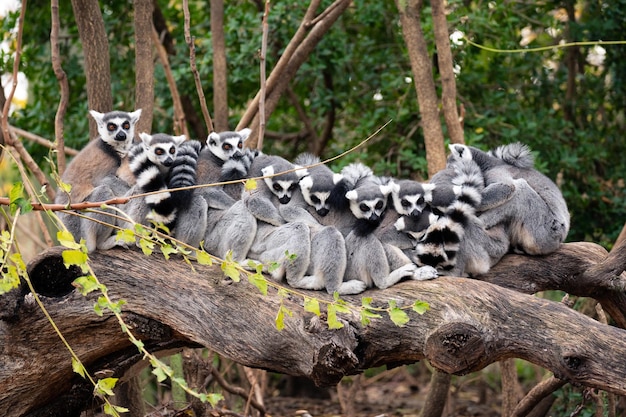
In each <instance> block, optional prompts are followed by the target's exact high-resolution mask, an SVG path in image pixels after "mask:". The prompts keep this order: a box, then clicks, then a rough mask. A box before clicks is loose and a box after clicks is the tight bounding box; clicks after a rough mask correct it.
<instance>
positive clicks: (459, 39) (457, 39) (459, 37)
mask: <svg viewBox="0 0 626 417" xmlns="http://www.w3.org/2000/svg"><path fill="white" fill-rule="evenodd" d="M464 37H465V34H464V33H463V32H461V31H460V30H455V31H454V32H452V34H450V42H452V44H453V45H463V38H464Z"/></svg>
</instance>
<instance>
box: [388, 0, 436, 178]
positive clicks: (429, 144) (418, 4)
mask: <svg viewBox="0 0 626 417" xmlns="http://www.w3.org/2000/svg"><path fill="white" fill-rule="evenodd" d="M396 5H397V7H398V11H399V12H400V24H401V25H402V37H403V38H404V43H405V44H406V46H407V50H408V54H409V61H410V62H411V70H412V72H413V82H414V83H415V90H416V91H417V102H418V105H419V109H420V116H421V119H422V121H421V124H422V130H423V132H424V144H425V147H426V162H427V163H428V176H429V177H432V176H433V175H434V174H435V173H436V172H438V171H441V170H442V169H443V168H445V166H446V150H445V147H444V142H443V130H442V128H441V122H440V120H439V99H438V98H437V91H436V90H435V81H434V79H433V68H432V64H431V62H430V57H429V56H428V47H427V45H426V39H425V38H424V32H423V30H422V24H421V21H420V12H421V9H422V1H421V0H407V1H400V0H396Z"/></svg>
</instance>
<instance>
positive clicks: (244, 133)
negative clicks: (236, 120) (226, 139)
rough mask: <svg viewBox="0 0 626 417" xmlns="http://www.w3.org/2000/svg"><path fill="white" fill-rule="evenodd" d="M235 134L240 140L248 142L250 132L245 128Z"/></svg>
mask: <svg viewBox="0 0 626 417" xmlns="http://www.w3.org/2000/svg"><path fill="white" fill-rule="evenodd" d="M237 133H238V134H239V136H241V140H242V141H244V142H245V141H246V140H248V136H250V133H252V130H251V129H248V128H247V127H246V128H244V129H241V130H238V131H237Z"/></svg>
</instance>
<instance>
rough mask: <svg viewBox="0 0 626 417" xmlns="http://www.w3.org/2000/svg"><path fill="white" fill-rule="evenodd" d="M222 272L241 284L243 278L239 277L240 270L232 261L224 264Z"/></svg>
mask: <svg viewBox="0 0 626 417" xmlns="http://www.w3.org/2000/svg"><path fill="white" fill-rule="evenodd" d="M222 272H224V275H226V276H227V277H228V278H230V279H232V280H233V281H235V282H239V281H240V280H241V277H240V276H239V269H237V266H236V265H235V263H234V262H232V261H231V262H229V261H224V262H222Z"/></svg>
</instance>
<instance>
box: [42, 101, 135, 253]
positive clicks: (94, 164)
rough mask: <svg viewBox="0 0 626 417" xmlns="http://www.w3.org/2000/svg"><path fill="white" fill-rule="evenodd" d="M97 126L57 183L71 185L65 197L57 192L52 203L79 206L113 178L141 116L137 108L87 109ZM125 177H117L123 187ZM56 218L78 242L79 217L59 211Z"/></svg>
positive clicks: (124, 156)
mask: <svg viewBox="0 0 626 417" xmlns="http://www.w3.org/2000/svg"><path fill="white" fill-rule="evenodd" d="M89 114H90V115H91V116H92V117H93V118H94V120H95V121H96V124H97V127H98V137H97V138H95V139H93V140H92V141H90V142H89V143H88V144H87V146H85V147H84V148H83V149H82V150H81V151H80V152H79V153H78V155H76V156H75V157H74V158H73V159H72V161H71V162H70V163H69V165H68V166H67V169H66V170H65V172H64V173H63V176H62V177H61V182H63V183H65V184H69V185H71V187H72V188H71V190H70V192H69V195H68V194H67V193H65V192H61V189H60V188H59V189H58V190H57V194H56V198H55V201H54V202H55V203H56V204H68V203H81V202H83V201H86V199H87V197H88V196H89V194H90V193H91V192H92V191H93V190H94V188H95V187H97V186H98V185H99V184H100V182H101V181H102V180H103V179H104V178H105V177H108V176H111V175H113V176H115V174H116V172H117V171H118V169H119V168H120V166H121V165H122V161H123V160H125V158H126V155H127V154H128V151H129V150H130V148H131V146H132V144H133V139H134V137H135V125H136V124H137V121H138V120H139V117H140V116H141V109H139V110H136V111H134V112H130V113H129V112H123V111H112V112H109V113H105V114H103V113H99V112H97V111H95V110H90V111H89ZM126 180H127V178H121V179H120V183H122V184H123V182H125V181H126ZM58 216H59V219H60V220H61V221H62V222H63V224H65V227H66V228H67V229H68V230H69V231H70V232H71V233H72V235H73V236H74V239H76V241H78V240H80V238H81V237H82V236H81V225H80V218H79V217H78V216H74V215H71V214H68V213H62V212H59V214H58Z"/></svg>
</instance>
